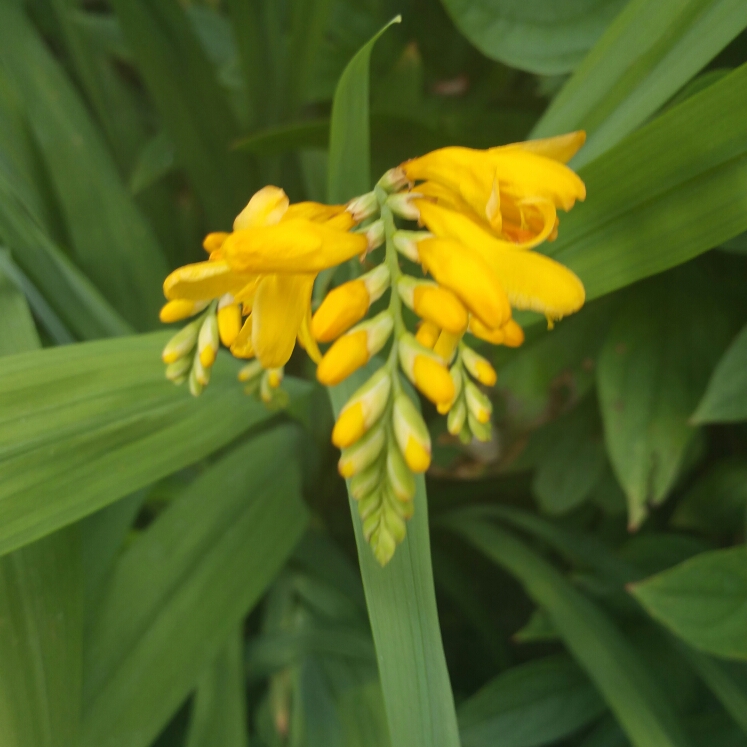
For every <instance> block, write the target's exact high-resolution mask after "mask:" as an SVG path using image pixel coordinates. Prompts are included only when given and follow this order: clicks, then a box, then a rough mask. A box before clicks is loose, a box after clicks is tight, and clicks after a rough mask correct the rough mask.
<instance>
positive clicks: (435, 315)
mask: <svg viewBox="0 0 747 747" xmlns="http://www.w3.org/2000/svg"><path fill="white" fill-rule="evenodd" d="M397 291H398V293H399V296H400V298H401V299H402V301H403V302H404V303H405V304H406V305H407V306H409V307H410V308H411V309H412V310H413V311H414V312H415V313H416V314H417V315H418V316H419V317H420V318H421V319H427V320H428V321H430V322H433V323H434V324H435V325H436V326H438V327H440V328H441V329H445V330H447V331H448V332H452V333H454V334H459V335H461V333H462V332H464V330H465V329H466V328H467V310H466V309H465V308H464V306H463V305H462V302H461V301H460V300H459V299H458V298H457V297H456V296H455V295H454V294H453V293H452V292H451V291H450V290H447V289H446V288H442V287H441V286H439V285H437V284H436V283H432V282H428V281H423V280H415V279H414V278H411V277H409V276H407V275H403V276H402V277H401V278H400V280H399V282H398V283H397Z"/></svg>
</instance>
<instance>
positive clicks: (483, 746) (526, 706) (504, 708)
mask: <svg viewBox="0 0 747 747" xmlns="http://www.w3.org/2000/svg"><path fill="white" fill-rule="evenodd" d="M604 710H605V706H604V702H603V701H602V699H601V698H600V697H599V694H598V693H597V691H596V690H595V689H594V686H593V685H592V684H591V682H589V680H588V678H587V677H586V675H584V673H583V671H581V669H579V667H578V665H577V664H575V663H574V662H573V660H572V659H571V658H570V657H568V656H567V655H564V654H560V655H557V656H552V657H547V658H545V659H537V660H535V661H531V662H529V663H527V664H521V665H519V666H517V667H513V668H511V669H507V670H506V671H504V672H502V673H501V674H499V675H498V676H497V677H496V678H495V679H493V680H491V681H490V682H488V684H487V685H485V686H484V687H483V688H482V689H481V690H480V691H479V692H478V693H476V694H475V695H473V696H472V697H471V698H469V699H468V700H466V701H465V702H464V703H462V704H461V705H460V706H459V710H458V712H457V713H458V715H459V733H460V736H461V739H462V745H463V747H492V745H496V744H500V745H501V747H537V746H538V745H542V744H549V743H552V742H556V741H558V740H561V739H563V738H565V737H567V736H569V735H570V734H572V733H573V732H575V731H577V730H579V729H581V728H582V727H583V726H585V725H586V724H588V723H589V722H591V721H593V720H594V719H595V718H596V717H597V716H599V715H600V714H601V713H602V712H603V711H604Z"/></svg>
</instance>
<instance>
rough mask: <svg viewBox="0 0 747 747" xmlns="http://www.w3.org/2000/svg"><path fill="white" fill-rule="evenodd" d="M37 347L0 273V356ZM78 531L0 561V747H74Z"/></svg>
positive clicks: (79, 626)
mask: <svg viewBox="0 0 747 747" xmlns="http://www.w3.org/2000/svg"><path fill="white" fill-rule="evenodd" d="M38 345H39V340H38V338H37V336H36V330H35V328H34V323H33V321H32V319H31V316H30V314H29V310H28V307H27V306H26V303H25V301H24V299H23V296H21V294H20V293H19V292H18V290H16V288H15V287H14V286H13V285H11V284H10V283H9V281H8V280H7V279H5V278H4V277H3V276H2V274H0V355H3V356H5V355H7V354H8V353H10V352H14V351H16V350H23V349H28V350H33V349H34V348H36V347H37V346H38ZM80 547H81V545H80V531H79V527H78V526H72V527H69V528H67V529H64V530H62V531H59V532H55V533H54V534H51V535H50V536H48V537H45V538H44V539H41V540H39V541H38V542H35V543H33V544H31V545H28V546H27V547H24V548H22V549H20V550H16V552H14V553H11V554H9V555H5V556H4V557H2V558H0V661H2V666H0V743H1V744H2V745H3V747H27V746H28V745H34V747H77V745H78V731H79V713H80V698H81V687H82V676H81V658H82V645H83V636H82V630H83V593H82V590H83V581H82V566H81V556H80Z"/></svg>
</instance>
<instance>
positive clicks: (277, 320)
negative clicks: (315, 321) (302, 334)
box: [252, 275, 314, 368]
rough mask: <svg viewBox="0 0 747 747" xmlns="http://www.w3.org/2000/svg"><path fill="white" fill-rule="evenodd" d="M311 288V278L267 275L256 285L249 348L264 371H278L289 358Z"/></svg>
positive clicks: (311, 276)
mask: <svg viewBox="0 0 747 747" xmlns="http://www.w3.org/2000/svg"><path fill="white" fill-rule="evenodd" d="M313 284H314V276H313V275H267V276H265V277H263V278H262V279H261V280H260V281H259V286H258V287H257V293H256V295H255V296H254V305H253V307H252V317H253V318H254V323H253V326H252V345H253V347H254V351H255V353H256V355H257V358H258V359H259V360H260V361H261V363H262V365H263V366H264V367H265V368H280V367H281V366H284V365H285V364H286V363H287V362H288V359H289V358H290V357H291V353H292V352H293V347H294V346H295V344H296V336H297V335H298V330H299V328H300V327H301V322H302V321H303V318H304V315H305V314H306V310H307V308H308V306H309V303H310V301H311V288H312V286H313Z"/></svg>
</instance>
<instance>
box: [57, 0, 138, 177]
mask: <svg viewBox="0 0 747 747" xmlns="http://www.w3.org/2000/svg"><path fill="white" fill-rule="evenodd" d="M50 5H51V9H52V11H53V12H54V14H55V16H56V19H57V22H58V24H59V28H60V31H61V32H62V36H63V39H64V41H65V46H66V47H67V51H68V54H69V56H70V59H71V61H72V63H73V66H74V69H75V74H76V77H77V79H78V81H79V83H80V85H81V86H82V88H83V91H84V93H85V95H86V98H87V99H88V102H89V103H90V105H91V107H92V108H93V110H94V112H95V113H96V117H97V119H98V121H99V123H100V124H101V127H102V129H103V130H104V133H105V134H106V137H107V140H108V142H109V147H110V148H111V150H112V152H113V154H114V157H115V158H116V159H117V163H118V165H119V168H120V170H121V172H122V173H126V172H127V170H129V169H130V167H131V165H132V161H133V160H134V158H135V155H136V154H137V151H138V149H139V147H140V144H141V143H142V141H143V139H144V137H145V132H144V127H143V124H142V117H141V116H140V111H139V107H138V104H139V103H140V102H139V101H138V99H137V98H136V97H135V95H134V94H133V92H132V91H131V90H130V89H129V88H128V87H127V86H126V84H125V83H124V81H123V79H122V77H121V76H119V75H118V74H117V72H116V70H115V68H114V65H113V64H112V62H111V61H110V60H109V59H108V58H107V56H106V53H105V52H104V51H103V50H102V49H101V48H100V45H99V44H97V43H96V41H95V39H94V37H93V36H92V34H91V33H90V29H88V30H87V29H86V28H85V27H84V26H83V25H81V23H80V18H81V16H83V17H84V18H85V17H86V16H87V15H88V14H83V13H81V12H80V11H79V10H78V5H79V3H78V2H77V1H76V0H51V2H50Z"/></svg>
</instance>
